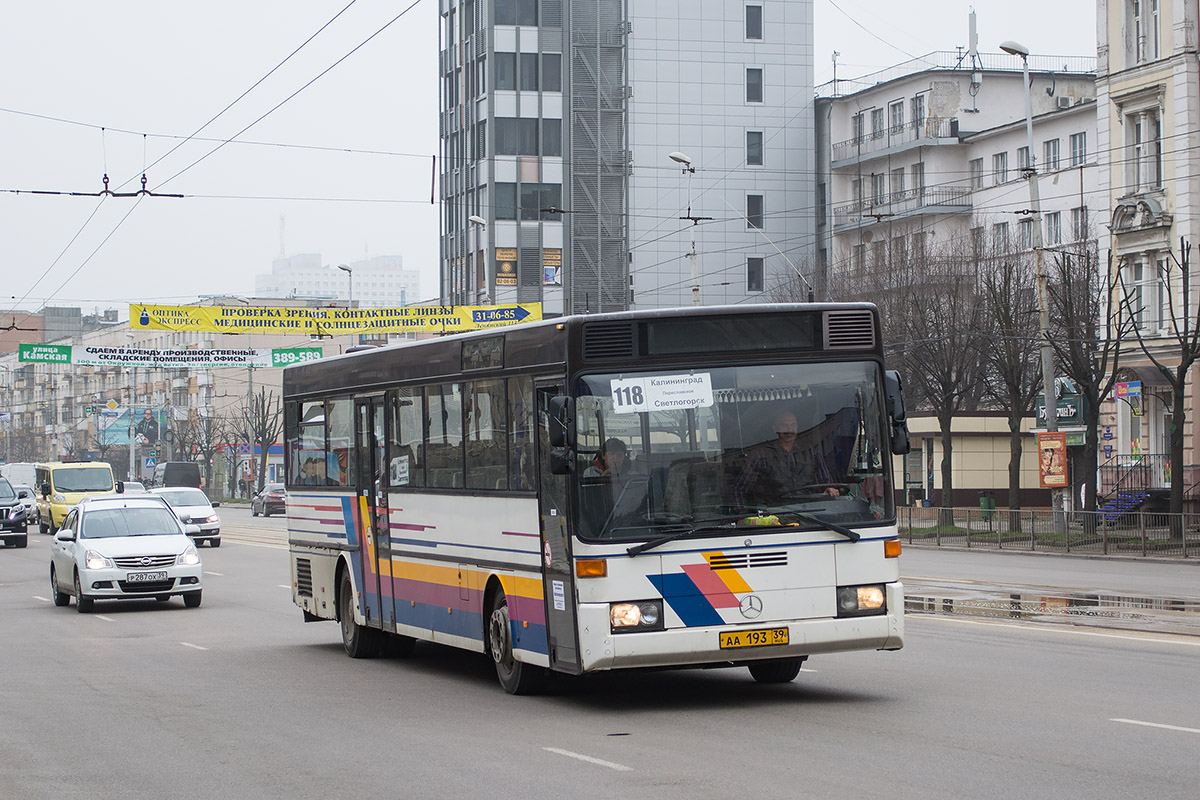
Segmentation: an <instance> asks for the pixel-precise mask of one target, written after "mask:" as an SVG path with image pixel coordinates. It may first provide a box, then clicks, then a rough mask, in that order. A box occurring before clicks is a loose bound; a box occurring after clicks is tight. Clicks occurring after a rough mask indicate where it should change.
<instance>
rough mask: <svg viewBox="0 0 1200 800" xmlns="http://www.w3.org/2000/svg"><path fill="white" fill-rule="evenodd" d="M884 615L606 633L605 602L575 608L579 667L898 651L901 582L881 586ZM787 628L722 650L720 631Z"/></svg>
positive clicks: (901, 631) (901, 633)
mask: <svg viewBox="0 0 1200 800" xmlns="http://www.w3.org/2000/svg"><path fill="white" fill-rule="evenodd" d="M887 608H888V612H887V613H886V614H876V615H872V616H862V617H845V618H819V619H799V620H768V621H764V620H757V621H755V622H746V623H739V624H736V625H733V624H730V625H723V626H709V627H696V628H671V629H668V630H665V631H647V632H645V633H622V634H615V635H614V634H612V633H611V632H610V625H609V606H608V604H607V603H586V604H583V605H581V606H580V608H579V633H580V648H581V650H582V662H583V671H584V672H591V671H597V670H609V669H626V668H636V667H667V666H697V665H720V664H744V663H746V662H749V661H758V660H761V659H774V658H794V657H797V656H810V655H817V654H821V653H840V652H848V651H853V650H899V649H900V648H902V647H903V646H904V586H903V584H901V583H899V582H897V583H890V584H888V585H887ZM782 627H786V628H787V629H788V643H787V644H785V645H767V646H762V647H739V648H733V649H722V648H721V646H720V634H721V633H729V632H731V631H753V630H763V629H771V628H782Z"/></svg>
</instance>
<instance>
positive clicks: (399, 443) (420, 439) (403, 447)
mask: <svg viewBox="0 0 1200 800" xmlns="http://www.w3.org/2000/svg"><path fill="white" fill-rule="evenodd" d="M424 442H425V397H424V395H423V394H422V393H421V389H420V387H417V388H412V387H405V388H403V389H397V390H396V393H395V395H394V396H393V397H392V441H391V442H390V443H389V444H388V485H389V486H391V487H392V488H396V487H400V486H408V487H413V488H421V487H423V486H424V485H425V462H424V461H423V460H422V457H421V453H422V445H423V444H424Z"/></svg>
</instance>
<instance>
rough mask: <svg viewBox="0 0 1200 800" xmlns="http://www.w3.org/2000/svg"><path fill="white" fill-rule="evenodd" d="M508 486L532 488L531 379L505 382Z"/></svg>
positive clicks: (523, 378)
mask: <svg viewBox="0 0 1200 800" xmlns="http://www.w3.org/2000/svg"><path fill="white" fill-rule="evenodd" d="M508 412H509V415H510V416H509V419H510V420H511V421H512V422H511V424H510V425H509V429H508V430H509V436H510V437H511V438H510V440H509V446H508V475H509V486H510V487H511V488H513V489H517V490H521V491H531V490H533V489H534V488H535V484H534V474H533V380H532V379H531V378H527V377H521V378H512V379H510V380H509V382H508Z"/></svg>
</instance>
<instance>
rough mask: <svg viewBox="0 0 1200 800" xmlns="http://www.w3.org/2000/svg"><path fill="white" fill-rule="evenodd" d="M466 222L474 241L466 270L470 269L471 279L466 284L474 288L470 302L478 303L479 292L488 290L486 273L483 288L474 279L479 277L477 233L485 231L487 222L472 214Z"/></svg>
mask: <svg viewBox="0 0 1200 800" xmlns="http://www.w3.org/2000/svg"><path fill="white" fill-rule="evenodd" d="M467 222H469V223H471V232H472V233H473V234H474V235H473V238H474V240H475V241H474V244H473V246H472V248H471V265H470V267H468V269H470V275H471V278H470V280H468V282H467V284H468V286H474V294H473V295H472V296H471V302H472V303H478V302H479V300H480V290H484V291H486V290H487V288H488V287H487V285H486V284H487V274H486V272H485V274H484V276H483V282H484V286H482V287H481V286H479V282H478V281H476V280H475V278H476V277H477V276H478V275H479V265H478V263H477V262H476V260H475V259H477V258H478V257H479V233H480V231H484V230H487V220H486V219H484V218H483V217H480V216H477V215H475V214H472V215H471V216H469V217H467Z"/></svg>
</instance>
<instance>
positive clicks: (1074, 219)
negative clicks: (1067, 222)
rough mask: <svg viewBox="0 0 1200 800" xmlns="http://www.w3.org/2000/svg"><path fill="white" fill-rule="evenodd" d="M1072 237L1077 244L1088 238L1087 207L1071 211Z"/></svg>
mask: <svg viewBox="0 0 1200 800" xmlns="http://www.w3.org/2000/svg"><path fill="white" fill-rule="evenodd" d="M1071 237H1072V240H1073V241H1076V242H1082V241H1084V240H1085V239H1087V238H1088V218H1087V208H1086V207H1085V206H1079V207H1078V208H1072V209H1071Z"/></svg>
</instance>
